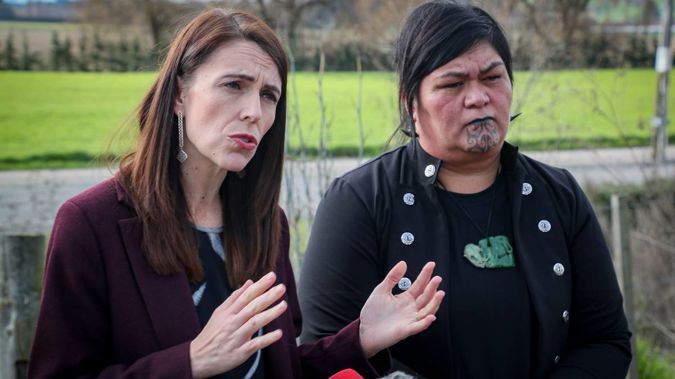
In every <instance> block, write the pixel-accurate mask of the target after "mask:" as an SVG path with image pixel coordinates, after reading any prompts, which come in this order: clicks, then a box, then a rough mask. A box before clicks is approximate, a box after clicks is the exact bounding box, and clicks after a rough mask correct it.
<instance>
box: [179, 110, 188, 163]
mask: <svg viewBox="0 0 675 379" xmlns="http://www.w3.org/2000/svg"><path fill="white" fill-rule="evenodd" d="M187 157H188V155H187V153H186V152H185V150H183V112H178V154H176V159H178V162H180V163H183V162H185V160H186V159H187Z"/></svg>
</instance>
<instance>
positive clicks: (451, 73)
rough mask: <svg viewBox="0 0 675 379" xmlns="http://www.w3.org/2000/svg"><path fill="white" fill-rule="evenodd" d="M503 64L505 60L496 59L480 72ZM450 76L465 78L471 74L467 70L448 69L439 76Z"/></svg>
mask: <svg viewBox="0 0 675 379" xmlns="http://www.w3.org/2000/svg"><path fill="white" fill-rule="evenodd" d="M503 65H504V62H500V61H494V62H492V63H490V64H489V65H488V66H487V67H485V68H482V69H481V70H480V71H479V73H480V75H483V74H485V73H487V72H490V71H491V70H492V69H494V68H495V67H499V66H503ZM449 76H453V77H458V78H465V77H467V76H469V74H467V73H466V72H465V71H446V72H444V73H443V74H442V75H440V76H439V78H447V77H449Z"/></svg>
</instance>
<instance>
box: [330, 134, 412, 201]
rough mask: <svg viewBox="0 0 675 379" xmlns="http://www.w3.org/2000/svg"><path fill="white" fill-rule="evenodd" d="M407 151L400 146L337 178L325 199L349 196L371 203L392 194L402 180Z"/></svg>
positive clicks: (404, 147)
mask: <svg viewBox="0 0 675 379" xmlns="http://www.w3.org/2000/svg"><path fill="white" fill-rule="evenodd" d="M406 149H407V147H406V146H400V147H397V148H395V149H393V150H390V151H387V152H385V153H382V154H381V155H379V156H377V157H375V158H373V159H371V160H370V161H368V162H366V163H364V164H362V165H361V166H359V167H357V168H355V169H353V170H351V171H348V172H346V173H345V174H343V175H341V176H339V177H337V178H336V179H335V180H334V181H333V182H332V183H331V185H330V187H329V188H328V190H327V191H326V195H325V197H326V198H330V197H332V196H348V197H357V198H359V199H361V200H362V201H366V202H370V201H371V200H372V198H373V197H374V196H381V195H383V194H386V193H388V192H390V191H391V189H392V188H394V187H395V186H396V184H397V183H398V182H399V181H400V179H401V177H400V175H401V172H402V167H403V165H404V162H405V160H406V159H407V151H406Z"/></svg>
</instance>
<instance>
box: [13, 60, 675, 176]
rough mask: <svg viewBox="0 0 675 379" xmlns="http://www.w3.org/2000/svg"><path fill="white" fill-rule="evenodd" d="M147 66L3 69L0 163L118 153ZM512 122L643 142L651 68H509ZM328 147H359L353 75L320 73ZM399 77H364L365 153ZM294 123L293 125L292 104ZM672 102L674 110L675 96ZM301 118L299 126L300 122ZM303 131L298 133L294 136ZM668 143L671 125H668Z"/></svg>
mask: <svg viewBox="0 0 675 379" xmlns="http://www.w3.org/2000/svg"><path fill="white" fill-rule="evenodd" d="M154 77H155V74H154V73H122V74H120V73H52V72H7V71H3V72H0V169H17V168H39V167H77V166H80V167H82V166H87V165H90V164H92V158H93V157H95V156H97V155H98V154H101V153H106V152H112V153H119V152H121V151H124V149H125V148H127V147H128V146H129V144H128V143H127V144H125V142H128V137H127V138H126V139H122V143H116V144H115V145H114V146H113V147H112V149H110V150H109V149H108V147H107V146H108V144H109V142H110V141H111V140H113V139H115V140H117V139H116V138H115V137H116V135H115V131H116V130H118V128H119V127H120V125H122V124H123V123H124V122H125V121H128V120H129V117H132V116H133V110H134V108H135V106H136V105H137V104H138V102H139V101H140V100H141V98H142V96H143V95H144V92H145V90H146V89H147V88H148V87H149V85H150V84H151V82H152V80H153V79H154ZM318 78H319V77H318V74H316V73H299V74H297V75H296V76H295V77H294V78H291V79H292V80H294V82H295V83H296V86H297V89H296V91H297V99H296V98H295V97H293V95H292V91H291V92H290V93H289V97H290V98H291V101H290V104H289V112H288V114H289V118H290V122H289V126H288V129H289V136H290V146H291V147H292V148H294V149H297V148H298V147H299V146H300V145H301V143H300V134H302V137H303V141H304V145H305V146H306V148H307V149H308V150H309V151H310V152H311V151H316V150H317V148H318V146H319V142H318V141H319V135H320V129H321V111H320V106H319V96H318V93H319V85H318ZM515 78H516V83H515V89H516V91H515V94H514V110H518V111H520V112H522V115H521V116H520V117H519V118H518V119H517V120H516V121H514V123H513V124H512V127H511V131H510V132H509V136H508V139H509V140H511V141H513V142H515V143H517V144H519V145H521V147H523V148H526V149H544V148H573V147H600V146H627V145H646V144H648V143H649V138H650V135H651V132H652V129H651V126H650V120H651V117H652V115H653V114H654V99H655V93H656V74H655V73H654V72H653V71H652V70H599V71H557V72H541V73H523V72H518V73H516V74H515ZM323 96H324V107H325V120H326V125H327V126H328V136H329V138H328V146H329V148H330V149H331V151H332V153H333V154H335V155H340V154H353V153H355V152H356V151H357V150H358V146H359V128H358V116H357V106H356V105H357V102H358V101H357V96H358V75H357V74H356V73H329V74H326V75H325V76H324V78H323ZM395 96H396V78H395V76H394V75H393V74H392V73H366V74H364V76H363V106H362V109H363V111H362V120H363V125H364V132H365V150H366V153H367V154H371V155H372V154H376V153H377V152H379V151H381V150H382V148H383V146H384V144H385V142H386V141H387V139H388V138H389V136H390V135H391V133H392V131H393V130H394V128H395V126H396V124H397V120H398V110H397V108H398V105H397V101H396V97H395ZM296 100H297V106H298V108H299V121H300V122H299V124H297V123H296V122H295V117H294V114H295V112H294V109H295V102H296ZM668 107H669V109H671V110H672V109H675V108H674V107H675V100H674V99H673V96H672V95H670V97H669V106H668ZM298 125H299V127H298ZM300 132H301V133H300ZM669 135H670V139H671V141H672V140H673V139H674V138H673V137H674V136H675V128H673V127H672V126H671V127H670V128H669Z"/></svg>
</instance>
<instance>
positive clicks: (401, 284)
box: [398, 277, 412, 291]
mask: <svg viewBox="0 0 675 379" xmlns="http://www.w3.org/2000/svg"><path fill="white" fill-rule="evenodd" d="M411 285H412V282H411V281H410V279H408V278H406V277H403V278H401V280H399V281H398V288H399V289H400V290H401V291H407V290H408V288H410V286H411Z"/></svg>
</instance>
